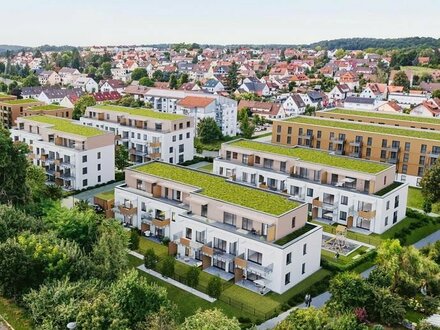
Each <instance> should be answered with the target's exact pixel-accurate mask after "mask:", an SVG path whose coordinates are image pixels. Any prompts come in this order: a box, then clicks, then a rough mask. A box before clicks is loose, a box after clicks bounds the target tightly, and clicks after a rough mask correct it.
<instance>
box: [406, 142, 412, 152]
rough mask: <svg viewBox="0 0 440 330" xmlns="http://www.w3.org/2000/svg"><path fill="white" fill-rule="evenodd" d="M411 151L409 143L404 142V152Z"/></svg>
mask: <svg viewBox="0 0 440 330" xmlns="http://www.w3.org/2000/svg"><path fill="white" fill-rule="evenodd" d="M410 149H411V143H410V142H405V151H409V150H410Z"/></svg>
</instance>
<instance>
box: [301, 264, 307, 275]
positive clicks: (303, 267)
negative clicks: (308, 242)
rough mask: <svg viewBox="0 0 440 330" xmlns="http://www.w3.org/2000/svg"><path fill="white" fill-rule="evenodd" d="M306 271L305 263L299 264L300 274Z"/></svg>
mask: <svg viewBox="0 0 440 330" xmlns="http://www.w3.org/2000/svg"><path fill="white" fill-rule="evenodd" d="M305 272H306V263H303V264H302V266H301V274H305Z"/></svg>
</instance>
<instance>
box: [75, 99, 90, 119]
mask: <svg viewBox="0 0 440 330" xmlns="http://www.w3.org/2000/svg"><path fill="white" fill-rule="evenodd" d="M94 105H96V100H95V98H94V97H93V96H92V95H83V96H81V97H80V98H79V99H78V101H76V103H75V106H74V107H73V114H72V117H73V119H77V120H78V119H79V118H80V117H81V116H83V115H84V112H85V111H86V108H87V107H92V106H94Z"/></svg>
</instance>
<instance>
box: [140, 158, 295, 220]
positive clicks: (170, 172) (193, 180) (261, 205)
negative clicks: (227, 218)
mask: <svg viewBox="0 0 440 330" xmlns="http://www.w3.org/2000/svg"><path fill="white" fill-rule="evenodd" d="M135 169H136V170H137V171H140V172H144V173H147V174H151V175H154V176H157V177H160V178H164V179H168V180H172V181H176V182H179V183H183V184H188V185H191V186H194V187H199V188H201V189H202V191H201V192H200V194H202V195H205V196H207V197H211V198H215V199H218V200H221V201H224V202H227V203H231V204H236V205H240V206H244V207H247V208H250V209H253V210H256V211H260V212H265V213H268V214H272V215H274V216H279V215H281V214H284V213H286V212H288V211H290V210H292V209H294V208H296V207H298V206H299V205H300V203H298V202H295V201H292V200H289V199H288V198H287V197H284V196H281V195H278V194H274V193H270V192H266V191H263V190H259V189H256V188H249V187H245V186H242V185H239V184H235V183H232V182H228V181H226V179H225V178H223V177H221V176H217V175H212V174H208V173H203V172H200V171H196V170H191V169H187V168H183V167H180V166H176V165H170V164H165V163H160V162H152V163H148V164H145V165H141V166H138V167H136V168H135Z"/></svg>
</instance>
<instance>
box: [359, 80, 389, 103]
mask: <svg viewBox="0 0 440 330" xmlns="http://www.w3.org/2000/svg"><path fill="white" fill-rule="evenodd" d="M359 96H360V97H365V98H370V99H371V98H374V99H377V100H379V101H380V100H386V99H387V97H388V86H387V84H379V83H367V85H366V86H365V88H364V90H363V91H362V92H361V93H360V95H359Z"/></svg>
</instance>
